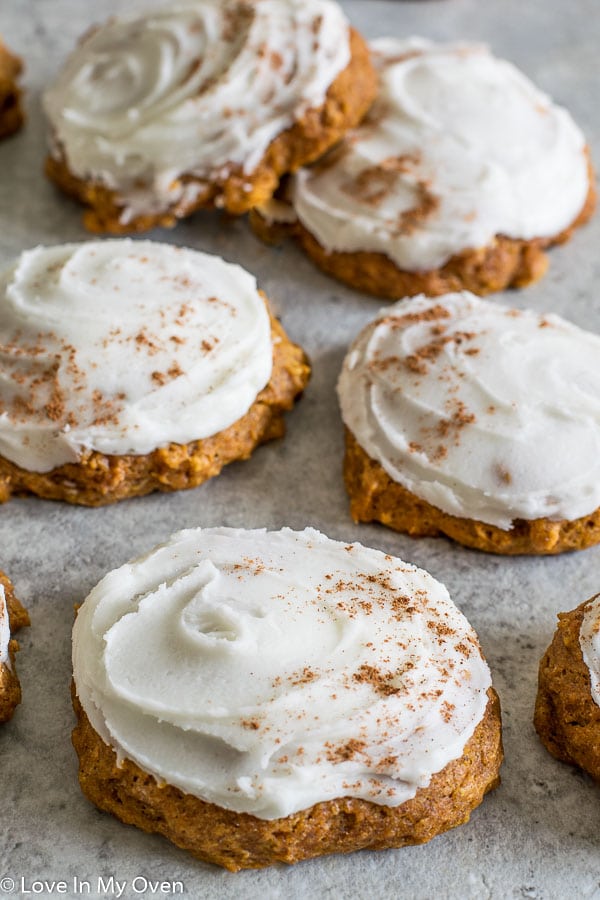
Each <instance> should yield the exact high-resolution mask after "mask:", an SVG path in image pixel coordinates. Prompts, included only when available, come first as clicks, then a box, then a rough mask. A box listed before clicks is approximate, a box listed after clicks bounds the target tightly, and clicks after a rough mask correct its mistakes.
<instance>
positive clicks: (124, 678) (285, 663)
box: [73, 528, 491, 819]
mask: <svg viewBox="0 0 600 900" xmlns="http://www.w3.org/2000/svg"><path fill="white" fill-rule="evenodd" d="M73 669H74V679H75V685H76V690H77V696H78V698H79V700H80V702H81V704H82V706H83V709H84V710H85V712H86V714H87V716H88V718H89V719H90V722H91V724H92V726H93V728H94V729H95V730H96V732H97V733H98V734H99V735H100V736H101V737H102V738H103V739H104V741H105V742H106V743H107V744H109V745H110V746H112V747H113V748H114V749H115V751H116V752H117V755H118V757H120V758H128V759H130V760H132V761H134V762H135V763H137V764H138V765H139V766H141V768H143V769H145V770H146V771H148V772H150V773H151V774H153V775H154V776H155V777H156V778H158V779H161V780H164V781H165V782H167V783H168V784H171V785H174V786H176V787H178V788H180V789H181V790H183V791H184V792H186V793H190V794H193V795H195V796H197V797H200V798H201V799H203V800H206V801H209V802H211V803H216V804H217V805H219V806H221V807H225V808H226V809H232V810H235V811H238V812H247V813H251V814H252V815H254V816H257V817H259V818H263V819H273V818H279V817H282V816H286V815H290V814H291V813H293V812H296V811H298V810H301V809H306V808H307V807H309V806H312V805H313V804H315V803H318V802H320V801H323V800H329V799H332V798H336V797H343V796H351V797H362V798H365V799H368V800H372V801H374V802H375V803H378V804H384V805H388V806H396V805H399V804H400V803H403V802H404V801H405V800H407V799H409V798H410V797H412V796H414V794H415V793H416V791H417V789H418V788H419V787H421V786H425V785H428V784H429V781H430V778H431V775H432V774H433V773H435V772H438V771H440V770H441V769H443V768H444V766H445V765H446V764H447V763H448V762H449V761H451V760H453V759H456V758H458V757H460V756H461V755H462V753H463V749H464V746H465V744H466V742H467V741H468V740H469V738H470V737H471V735H472V734H473V732H474V730H475V728H476V726H477V724H478V723H479V722H480V721H481V719H482V717H483V715H484V712H485V708H486V705H487V701H488V697H487V690H488V688H489V687H490V684H491V682H490V675H489V670H488V667H487V665H486V663H485V661H484V660H483V658H482V655H481V651H480V648H479V644H478V642H477V638H476V636H475V633H474V632H473V630H472V629H471V627H470V626H469V624H468V622H467V621H466V619H465V618H464V617H463V616H462V614H461V613H460V612H459V611H458V610H457V608H456V607H455V606H454V604H453V603H452V601H451V600H450V597H449V596H448V592H447V591H446V589H445V588H444V586H443V585H441V584H440V583H439V582H437V581H435V580H434V579H433V578H432V577H431V576H430V575H428V574H427V573H426V572H424V571H422V570H420V569H416V568H415V567H414V566H410V565H407V564H406V563H403V562H402V561H401V560H399V559H396V558H394V557H391V556H386V555H384V554H383V553H380V552H379V551H376V550H369V549H367V548H365V547H363V546H361V545H360V544H349V545H344V544H341V543H338V542H336V541H332V540H329V539H328V538H326V537H325V536H324V535H322V534H320V533H319V532H318V531H314V530H313V529H306V530H305V531H304V532H294V531H291V530H289V529H283V530H282V531H280V532H270V533H269V532H266V531H264V530H260V531H243V530H237V529H230V528H208V529H194V530H189V531H182V532H179V533H178V534H175V535H174V536H173V537H171V539H170V540H169V541H168V542H167V543H166V544H163V545H161V546H159V547H157V548H155V549H154V550H153V551H152V552H151V553H150V554H149V555H148V556H145V557H143V558H141V559H138V560H136V561H134V562H131V563H129V564H128V565H126V566H123V567H121V568H120V569H117V570H115V571H114V572H111V573H110V574H109V575H107V576H106V577H105V578H104V579H103V580H102V581H101V582H100V583H99V584H98V585H97V587H96V588H94V590H93V591H92V592H91V594H90V595H89V596H88V598H87V599H86V601H85V602H84V603H83V605H82V606H81V608H80V609H79V612H78V615H77V621H76V623H75V627H74V631H73Z"/></svg>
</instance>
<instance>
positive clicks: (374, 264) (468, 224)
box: [253, 39, 595, 299]
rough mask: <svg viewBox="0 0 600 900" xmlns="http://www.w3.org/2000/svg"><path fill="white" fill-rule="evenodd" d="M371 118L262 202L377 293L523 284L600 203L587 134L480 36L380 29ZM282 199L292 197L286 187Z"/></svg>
mask: <svg viewBox="0 0 600 900" xmlns="http://www.w3.org/2000/svg"><path fill="white" fill-rule="evenodd" d="M372 46H373V49H374V60H375V63H376V66H377V69H378V72H379V84H380V87H379V95H378V97H377V100H376V101H375V103H374V105H373V106H372V108H371V111H370V112H369V114H368V116H367V117H366V119H365V121H364V123H363V124H362V125H361V126H360V127H359V128H358V129H356V130H355V131H353V132H352V133H351V134H349V135H348V136H347V137H346V139H345V140H344V141H343V142H342V143H341V144H340V145H339V146H338V147H336V148H335V149H334V150H332V151H331V152H330V153H329V154H328V155H327V156H325V157H324V158H323V159H322V160H321V161H319V162H318V163H317V164H316V165H314V166H313V167H311V168H305V169H302V170H301V171H300V172H298V173H297V175H296V176H294V178H293V180H292V182H291V184H290V185H288V187H287V191H286V195H285V197H286V198H287V201H288V202H287V203H286V202H282V200H281V199H280V201H279V202H276V203H271V204H267V205H266V206H265V207H264V208H262V209H261V210H260V211H259V212H258V213H257V214H256V215H253V223H254V227H255V230H256V231H257V232H258V234H259V235H261V236H262V237H264V238H265V239H267V240H270V239H277V238H278V237H280V236H281V235H282V234H285V233H286V232H290V233H291V234H293V235H294V236H295V237H296V238H297V239H298V241H299V242H300V244H301V245H302V247H303V248H304V250H305V251H306V252H307V253H308V255H309V256H310V257H311V258H312V259H313V260H314V261H315V262H316V263H317V265H318V266H320V267H321V268H322V269H323V270H324V271H325V272H327V273H328V274H330V275H333V276H334V277H336V278H339V279H340V280H341V281H344V282H346V283H347V284H349V285H350V286H351V287H354V288H357V289H358V290H361V291H366V292H367V293H371V294H375V295H377V296H380V297H386V298H389V299H397V298H399V297H403V296H408V295H414V294H419V293H425V294H427V295H428V296H437V295H439V294H444V293H447V292H450V291H456V290H462V289H467V290H470V291H473V292H475V293H477V294H487V293H489V292H491V291H498V290H501V289H502V288H505V287H508V286H515V287H521V286H523V285H525V284H529V283H530V282H532V281H535V280H537V279H538V278H540V277H541V275H543V273H544V271H545V270H546V264H547V259H546V256H545V254H544V250H545V248H546V247H548V246H550V245H551V244H556V243H561V242H562V241H565V240H566V239H567V238H568V237H569V236H570V235H571V232H572V230H573V228H575V227H576V226H577V225H579V224H581V223H582V222H584V221H585V220H586V219H587V218H589V216H590V215H591V213H592V210H593V207H594V200H595V193H594V182H593V173H592V171H591V166H590V163H589V157H588V153H587V148H586V142H585V139H584V137H583V135H582V133H581V131H580V130H579V128H578V127H577V126H576V125H575V123H574V122H573V121H572V119H571V117H570V116H569V114H568V113H567V112H566V110H564V109H562V108H561V107H558V106H556V105H555V104H554V103H552V101H551V100H550V99H549V98H548V97H547V96H546V95H545V94H543V93H541V91H539V90H538V89H537V88H536V87H535V86H534V85H533V84H532V83H531V82H530V81H529V80H528V79H527V78H526V77H525V76H524V75H523V74H522V73H521V72H519V71H518V70H517V69H516V68H515V67H514V66H513V65H511V64H510V63H508V62H505V61H503V60H500V59H496V58H495V57H493V56H492V55H491V53H490V52H489V51H488V50H487V49H486V48H485V47H483V46H480V45H472V44H433V43H431V42H429V41H425V40H420V39H412V40H406V41H399V40H395V39H384V40H379V41H375V42H374V44H373V45H372ZM284 199H285V198H284Z"/></svg>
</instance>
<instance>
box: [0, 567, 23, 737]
mask: <svg viewBox="0 0 600 900" xmlns="http://www.w3.org/2000/svg"><path fill="white" fill-rule="evenodd" d="M25 625H29V615H28V614H27V611H26V610H25V609H24V608H23V606H22V605H21V604H20V602H19V601H18V600H17V598H16V597H15V592H14V589H13V586H12V583H11V582H10V580H9V579H8V578H7V576H6V575H5V574H4V572H1V571H0V722H8V720H9V719H11V718H12V716H13V713H14V711H15V708H16V707H17V706H18V705H19V703H20V702H21V685H20V683H19V679H18V677H17V670H16V667H15V654H16V652H17V650H18V649H19V645H18V643H17V642H16V640H14V638H13V636H12V635H13V634H14V633H15V632H16V631H18V630H19V629H20V628H23V627H24V626H25Z"/></svg>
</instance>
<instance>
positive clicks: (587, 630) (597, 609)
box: [579, 594, 600, 706]
mask: <svg viewBox="0 0 600 900" xmlns="http://www.w3.org/2000/svg"><path fill="white" fill-rule="evenodd" d="M579 645H580V647H581V654H582V656H583V661H584V662H585V664H586V666H587V667H588V669H589V673H590V689H591V693H592V698H593V700H594V703H595V704H596V706H600V594H597V595H596V596H595V597H592V599H591V600H590V601H589V602H588V603H587V604H586V607H585V612H584V614H583V621H582V622H581V629H580V631H579Z"/></svg>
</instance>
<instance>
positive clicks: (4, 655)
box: [0, 584, 11, 668]
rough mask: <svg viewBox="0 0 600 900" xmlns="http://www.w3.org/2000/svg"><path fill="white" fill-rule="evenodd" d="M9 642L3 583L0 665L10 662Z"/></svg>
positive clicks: (1, 593)
mask: <svg viewBox="0 0 600 900" xmlns="http://www.w3.org/2000/svg"><path fill="white" fill-rule="evenodd" d="M9 644H10V621H9V618H8V606H7V605H6V594H5V592H4V585H3V584H0V666H8V667H9V668H11V664H10V654H9V652H8V645H9Z"/></svg>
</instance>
